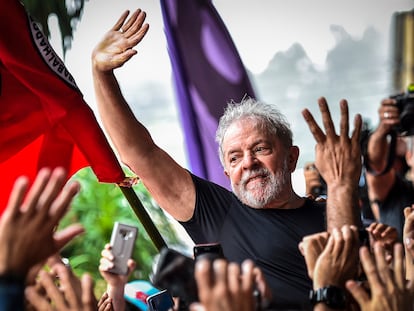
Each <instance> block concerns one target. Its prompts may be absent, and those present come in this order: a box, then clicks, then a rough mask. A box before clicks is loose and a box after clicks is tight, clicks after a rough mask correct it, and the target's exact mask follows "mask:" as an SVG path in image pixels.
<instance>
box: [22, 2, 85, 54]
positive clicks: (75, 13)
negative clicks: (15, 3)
mask: <svg viewBox="0 0 414 311" xmlns="http://www.w3.org/2000/svg"><path fill="white" fill-rule="evenodd" d="M85 1H86V0H41V1H39V0H22V1H21V2H22V3H23V4H24V6H25V8H26V11H27V12H29V13H30V15H32V17H33V18H34V19H35V20H36V21H37V22H39V23H40V25H41V26H42V29H43V33H44V34H45V36H47V37H48V38H50V30H49V25H48V19H49V16H50V15H56V17H57V19H58V23H59V29H60V33H61V35H62V49H63V53H64V54H65V53H66V51H67V50H68V49H70V47H71V44H72V39H73V30H74V29H75V26H76V23H77V22H78V21H79V20H80V19H81V17H82V12H83V8H84V5H85Z"/></svg>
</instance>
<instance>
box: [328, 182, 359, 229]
mask: <svg viewBox="0 0 414 311" xmlns="http://www.w3.org/2000/svg"><path fill="white" fill-rule="evenodd" d="M327 192H328V195H327V201H326V220H327V230H328V232H331V231H332V229H333V228H335V227H336V228H341V227H342V226H343V225H354V226H357V227H360V224H361V220H360V210H359V206H358V185H357V184H355V185H351V184H349V183H348V184H342V183H338V184H329V185H328V191H327Z"/></svg>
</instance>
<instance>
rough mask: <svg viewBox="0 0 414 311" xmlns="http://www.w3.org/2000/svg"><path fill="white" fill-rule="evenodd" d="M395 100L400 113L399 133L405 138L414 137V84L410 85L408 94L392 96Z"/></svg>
mask: <svg viewBox="0 0 414 311" xmlns="http://www.w3.org/2000/svg"><path fill="white" fill-rule="evenodd" d="M390 98H392V99H395V101H396V104H397V107H398V110H399V112H400V124H399V126H398V127H397V128H396V130H397V132H398V133H400V134H401V135H403V136H410V135H414V84H410V85H409V86H408V88H407V92H405V93H400V94H396V95H393V96H390Z"/></svg>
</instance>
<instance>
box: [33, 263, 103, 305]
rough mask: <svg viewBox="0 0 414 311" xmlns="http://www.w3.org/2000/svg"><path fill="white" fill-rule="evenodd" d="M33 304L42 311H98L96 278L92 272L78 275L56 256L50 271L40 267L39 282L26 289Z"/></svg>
mask: <svg viewBox="0 0 414 311" xmlns="http://www.w3.org/2000/svg"><path fill="white" fill-rule="evenodd" d="M25 294H26V299H27V301H28V302H29V303H30V305H31V306H32V307H33V308H34V309H35V310H39V311H43V310H56V311H72V310H79V311H96V310H97V300H96V298H95V295H94V282H93V280H92V278H91V276H90V275H89V274H84V275H83V276H82V278H81V279H79V278H77V277H76V276H75V274H74V273H73V271H72V269H71V268H70V266H68V265H66V264H64V263H63V262H62V261H61V260H57V261H56V260H55V261H54V263H53V264H52V265H51V266H50V271H46V270H41V271H40V272H39V277H38V278H37V284H35V285H31V286H28V287H27V288H26V291H25Z"/></svg>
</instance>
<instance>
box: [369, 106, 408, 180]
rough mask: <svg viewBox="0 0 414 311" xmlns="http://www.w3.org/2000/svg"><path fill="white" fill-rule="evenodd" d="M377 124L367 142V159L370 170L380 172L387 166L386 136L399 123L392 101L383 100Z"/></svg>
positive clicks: (387, 144)
mask: <svg viewBox="0 0 414 311" xmlns="http://www.w3.org/2000/svg"><path fill="white" fill-rule="evenodd" d="M378 117H379V124H378V127H377V128H376V129H375V131H374V132H373V133H372V134H371V136H370V137H369V140H368V149H367V157H368V159H367V160H368V163H369V166H370V168H371V169H372V170H374V171H376V172H381V171H382V170H384V168H385V167H386V165H387V155H388V153H389V143H388V141H387V135H388V134H389V133H390V132H391V131H392V129H393V127H395V126H396V125H398V124H399V123H400V113H399V110H398V107H397V106H396V102H395V100H394V99H390V98H387V99H384V100H383V101H382V102H381V106H380V108H379V109H378Z"/></svg>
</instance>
